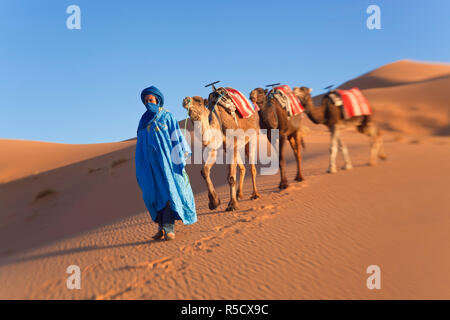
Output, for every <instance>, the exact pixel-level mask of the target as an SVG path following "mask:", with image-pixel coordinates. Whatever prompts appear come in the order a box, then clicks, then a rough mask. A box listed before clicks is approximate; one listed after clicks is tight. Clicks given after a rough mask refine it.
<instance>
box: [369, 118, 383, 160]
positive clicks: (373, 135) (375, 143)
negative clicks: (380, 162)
mask: <svg viewBox="0 0 450 320" xmlns="http://www.w3.org/2000/svg"><path fill="white" fill-rule="evenodd" d="M365 132H366V134H367V135H368V136H369V138H370V158H369V166H375V165H376V164H377V157H378V155H379V152H380V148H381V147H382V142H383V141H382V140H381V137H380V135H379V132H378V128H377V127H375V126H374V125H372V124H369V125H368V126H367V128H365Z"/></svg>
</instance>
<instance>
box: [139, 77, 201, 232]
mask: <svg viewBox="0 0 450 320" xmlns="http://www.w3.org/2000/svg"><path fill="white" fill-rule="evenodd" d="M141 101H142V103H143V104H144V105H145V107H146V108H147V111H146V112H145V113H144V114H143V115H142V117H141V120H140V122H139V127H138V129H137V143H136V155H135V161H136V178H137V182H138V184H139V186H140V188H141V190H142V197H143V199H144V202H145V206H146V207H147V209H148V211H149V213H150V216H151V218H152V220H153V221H155V222H157V223H158V226H159V228H158V232H157V233H156V234H155V235H154V236H153V238H154V239H162V238H164V239H165V240H173V239H175V230H174V223H175V220H181V221H183V223H184V224H192V223H194V222H196V221H197V214H196V211H195V203H194V195H193V193H192V188H191V185H190V182H189V177H188V175H187V173H186V170H185V166H186V159H187V158H188V157H189V156H190V155H191V154H192V152H191V149H190V147H189V144H188V143H187V141H186V139H185V137H184V135H183V133H182V132H181V130H180V127H179V125H178V122H177V121H176V120H175V118H174V117H173V116H172V114H171V113H170V112H169V111H167V110H166V109H163V105H164V96H163V94H162V93H161V92H160V91H159V90H158V89H157V88H156V87H154V86H151V87H149V88H146V89H144V90H143V91H142V93H141Z"/></svg>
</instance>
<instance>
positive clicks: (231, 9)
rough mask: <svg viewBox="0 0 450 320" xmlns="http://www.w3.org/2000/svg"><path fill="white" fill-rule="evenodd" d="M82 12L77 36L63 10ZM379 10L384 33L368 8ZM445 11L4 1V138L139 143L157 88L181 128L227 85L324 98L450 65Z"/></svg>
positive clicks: (407, 5)
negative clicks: (412, 63) (375, 76)
mask: <svg viewBox="0 0 450 320" xmlns="http://www.w3.org/2000/svg"><path fill="white" fill-rule="evenodd" d="M72 4H76V5H78V6H79V7H80V8H81V30H69V29H67V28H66V19H67V17H68V16H69V15H68V14H67V13H66V8H67V7H68V6H69V5H72ZM371 4H376V5H378V6H380V8H381V26H382V29H381V30H369V29H367V27H366V19H367V17H368V14H367V13H366V8H367V7H368V6H369V5H371ZM449 12H450V1H447V0H428V1H417V0H395V1H392V0H390V1H380V0H374V1H365V0H359V1H356V0H351V1H349V0H333V1H332V0H329V1H321V0H316V1H311V0H309V1H301V0H293V1H289V0H285V1H282V2H275V1H265V0H259V1H253V0H241V1H234V0H231V1H226V2H224V1H210V0H209V1H151V0H150V1H149V0H147V1H132V0H128V1H118V0H117V1H102V0H71V1H65V0H58V1H57V0H40V1H21V0H0V138H10V139H28V140H39V141H51V142H62V143H99V142H113V141H120V140H124V139H128V138H131V137H135V136H136V127H137V125H138V121H139V119H140V117H141V115H142V113H143V112H144V111H145V107H144V106H143V105H142V104H141V102H140V98H139V94H140V92H141V90H142V89H143V88H144V87H147V86H149V85H156V86H157V87H158V88H159V89H160V90H161V91H162V92H163V93H164V95H165V97H166V104H165V106H166V107H167V108H168V109H169V110H170V111H171V112H172V113H173V114H174V115H175V117H176V118H177V119H183V118H185V117H186V111H185V110H184V109H183V108H182V107H181V101H182V99H183V98H184V97H185V96H192V95H201V96H207V94H208V93H209V89H206V88H204V87H203V86H204V84H206V83H208V82H212V81H215V80H221V81H222V84H223V85H225V86H231V87H234V88H236V89H238V90H241V91H242V92H243V93H244V94H246V95H248V93H249V92H250V91H251V90H252V89H253V88H255V87H259V86H264V85H266V84H268V83H273V82H282V83H287V84H289V85H291V86H294V85H307V86H309V87H312V88H314V89H315V92H316V93H318V92H321V91H322V89H323V87H325V86H327V85H329V84H336V85H337V84H340V83H342V82H344V81H346V80H348V79H350V78H353V77H355V76H358V75H360V74H362V73H365V72H367V71H369V70H372V69H374V68H376V67H379V66H381V65H383V64H386V63H389V62H392V61H395V60H399V59H414V60H422V61H436V62H448V61H450V19H449Z"/></svg>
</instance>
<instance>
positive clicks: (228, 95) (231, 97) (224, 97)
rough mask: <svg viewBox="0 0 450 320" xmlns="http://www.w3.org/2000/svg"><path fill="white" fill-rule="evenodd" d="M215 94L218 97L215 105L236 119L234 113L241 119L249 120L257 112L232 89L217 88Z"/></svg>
mask: <svg viewBox="0 0 450 320" xmlns="http://www.w3.org/2000/svg"><path fill="white" fill-rule="evenodd" d="M216 92H217V93H218V94H219V95H220V96H219V97H220V98H219V99H218V101H217V102H216V105H218V106H220V107H222V108H224V109H225V110H226V111H227V112H228V113H230V114H231V115H232V116H233V117H234V118H235V119H236V111H237V113H238V114H239V116H240V117H241V118H249V117H251V116H252V115H253V114H254V113H255V112H257V111H258V110H259V108H258V106H257V105H253V104H252V103H251V102H250V101H248V99H247V98H246V97H245V96H244V95H243V94H242V93H241V92H240V91H238V90H236V89H233V88H228V87H227V88H223V87H221V88H218V89H217V90H216Z"/></svg>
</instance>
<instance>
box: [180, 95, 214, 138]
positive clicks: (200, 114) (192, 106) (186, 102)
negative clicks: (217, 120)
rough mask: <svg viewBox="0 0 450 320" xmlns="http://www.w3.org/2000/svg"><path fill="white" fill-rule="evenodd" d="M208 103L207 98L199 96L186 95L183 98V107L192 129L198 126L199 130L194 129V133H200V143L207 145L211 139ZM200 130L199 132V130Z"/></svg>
mask: <svg viewBox="0 0 450 320" xmlns="http://www.w3.org/2000/svg"><path fill="white" fill-rule="evenodd" d="M207 104H208V100H207V99H203V98H202V97H199V96H194V97H186V98H184V99H183V108H185V109H186V110H187V111H188V116H189V119H190V120H191V122H192V123H193V124H194V129H195V127H196V126H199V129H200V130H194V132H196V133H200V134H201V135H202V136H201V137H198V138H201V140H202V144H203V145H204V146H207V145H209V144H210V143H211V140H212V139H213V137H212V135H211V130H210V129H211V124H210V117H209V114H210V111H209V109H208V108H207V107H206V106H207ZM199 131H200V132H199Z"/></svg>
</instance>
